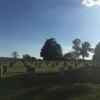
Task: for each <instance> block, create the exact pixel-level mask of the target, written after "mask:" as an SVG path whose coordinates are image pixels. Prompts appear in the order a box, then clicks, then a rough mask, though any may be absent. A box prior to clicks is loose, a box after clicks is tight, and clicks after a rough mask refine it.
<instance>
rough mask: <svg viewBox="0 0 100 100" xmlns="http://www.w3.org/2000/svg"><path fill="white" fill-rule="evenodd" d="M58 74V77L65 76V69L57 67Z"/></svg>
mask: <svg viewBox="0 0 100 100" xmlns="http://www.w3.org/2000/svg"><path fill="white" fill-rule="evenodd" d="M59 76H60V77H65V69H64V68H60V69H59Z"/></svg>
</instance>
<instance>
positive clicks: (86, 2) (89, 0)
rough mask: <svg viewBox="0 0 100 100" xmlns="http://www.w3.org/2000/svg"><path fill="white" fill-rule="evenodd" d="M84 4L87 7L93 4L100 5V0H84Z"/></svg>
mask: <svg viewBox="0 0 100 100" xmlns="http://www.w3.org/2000/svg"><path fill="white" fill-rule="evenodd" d="M82 5H85V6H87V7H92V6H100V0H97V1H96V0H83V1H82Z"/></svg>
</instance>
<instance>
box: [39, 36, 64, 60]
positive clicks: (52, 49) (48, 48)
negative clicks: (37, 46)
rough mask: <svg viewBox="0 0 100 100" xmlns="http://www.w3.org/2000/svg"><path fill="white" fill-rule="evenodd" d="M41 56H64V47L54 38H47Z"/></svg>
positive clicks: (55, 57) (47, 57) (59, 57)
mask: <svg viewBox="0 0 100 100" xmlns="http://www.w3.org/2000/svg"><path fill="white" fill-rule="evenodd" d="M40 56H41V57H43V59H44V60H57V59H61V57H62V48H61V46H60V44H58V43H57V42H56V40H55V39H54V38H50V39H47V40H46V42H45V43H44V45H43V47H42V49H41V52H40Z"/></svg>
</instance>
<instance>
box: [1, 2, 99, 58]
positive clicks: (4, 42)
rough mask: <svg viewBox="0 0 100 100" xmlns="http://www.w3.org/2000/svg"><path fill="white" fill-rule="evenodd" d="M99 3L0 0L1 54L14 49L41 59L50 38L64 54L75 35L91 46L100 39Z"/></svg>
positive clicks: (19, 52)
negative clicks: (55, 41)
mask: <svg viewBox="0 0 100 100" xmlns="http://www.w3.org/2000/svg"><path fill="white" fill-rule="evenodd" d="M99 6H100V0H98V1H97V0H95V1H93V0H0V56H1V57H6V56H8V57H10V55H11V53H12V52H13V51H17V52H18V54H19V55H20V57H22V55H24V54H29V55H31V56H34V57H37V58H40V50H41V48H42V46H43V44H44V42H45V41H46V39H49V38H52V37H53V38H55V39H56V40H57V42H58V43H59V44H61V47H62V49H63V53H65V52H68V51H71V50H72V45H73V44H72V41H73V40H74V39H75V38H80V39H81V40H82V42H84V41H88V42H90V44H91V47H93V48H94V47H95V46H96V44H97V43H98V42H100V39H99V37H100V7H99ZM91 56H92V54H91V55H90V57H89V58H88V59H91Z"/></svg>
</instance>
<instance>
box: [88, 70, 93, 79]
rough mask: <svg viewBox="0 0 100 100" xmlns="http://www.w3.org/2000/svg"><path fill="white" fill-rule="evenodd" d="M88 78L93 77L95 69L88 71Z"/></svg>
mask: <svg viewBox="0 0 100 100" xmlns="http://www.w3.org/2000/svg"><path fill="white" fill-rule="evenodd" d="M87 76H88V77H92V76H93V69H92V68H88V69H87Z"/></svg>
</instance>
